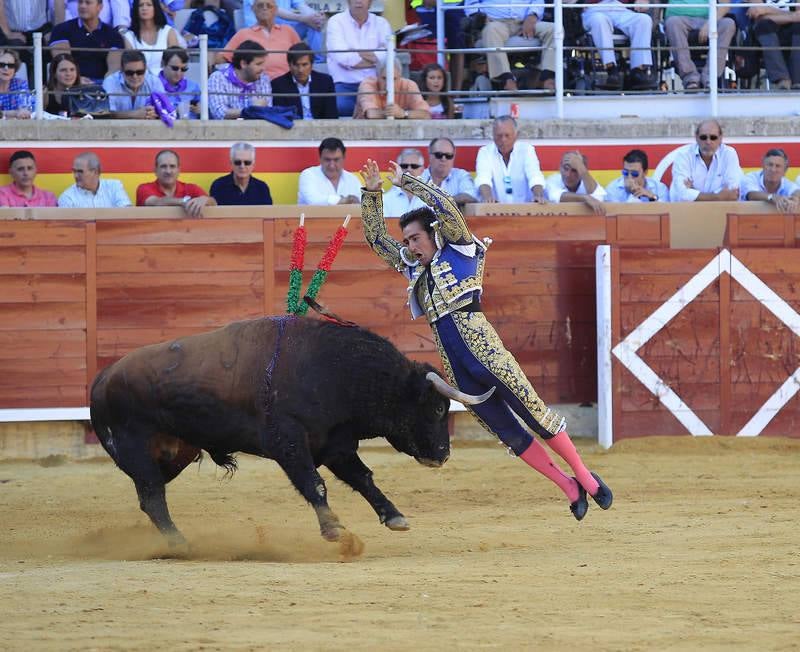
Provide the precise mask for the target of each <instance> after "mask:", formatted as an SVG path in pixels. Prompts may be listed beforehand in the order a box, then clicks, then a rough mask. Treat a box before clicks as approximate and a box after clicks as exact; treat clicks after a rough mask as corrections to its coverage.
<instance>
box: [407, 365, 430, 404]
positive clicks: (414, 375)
mask: <svg viewBox="0 0 800 652" xmlns="http://www.w3.org/2000/svg"><path fill="white" fill-rule="evenodd" d="M432 388H433V383H431V381H430V380H428V379H427V378H426V377H425V372H424V371H420V370H417V369H415V370H414V371H412V372H411V373H410V374H409V375H408V378H406V386H405V392H406V396H407V397H408V398H409V399H410V400H412V401H414V402H415V403H418V402H419V401H421V400H422V397H423V396H424V395H425V394H426V393H427V392H429V391H431V389H432Z"/></svg>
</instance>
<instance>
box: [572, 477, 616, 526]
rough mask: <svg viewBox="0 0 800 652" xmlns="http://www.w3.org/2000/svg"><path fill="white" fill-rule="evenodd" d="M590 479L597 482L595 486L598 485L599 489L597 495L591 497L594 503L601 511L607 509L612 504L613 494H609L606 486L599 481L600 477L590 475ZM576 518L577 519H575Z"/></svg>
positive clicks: (609, 490)
mask: <svg viewBox="0 0 800 652" xmlns="http://www.w3.org/2000/svg"><path fill="white" fill-rule="evenodd" d="M592 477H593V478H594V479H595V480H597V484H599V485H600V488H599V489H598V490H597V493H596V494H595V495H594V496H592V498H593V499H594V502H596V503H597V504H598V505H599V506H600V508H601V509H608V508H609V507H611V503H613V502H614V494H613V493H611V489H609V488H608V485H607V484H606V483H605V482H603V481H602V480H601V479H600V476H599V475H597V474H596V473H592ZM576 518H577V517H576Z"/></svg>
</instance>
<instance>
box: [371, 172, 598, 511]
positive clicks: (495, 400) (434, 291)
mask: <svg viewBox="0 0 800 652" xmlns="http://www.w3.org/2000/svg"><path fill="white" fill-rule="evenodd" d="M390 165H391V166H392V167H391V168H390V170H389V175H388V176H389V180H390V181H391V182H392V185H393V187H395V188H398V189H402V190H403V191H408V192H410V193H411V194H413V195H414V196H415V197H416V198H417V199H420V200H423V201H424V202H425V204H426V205H425V206H424V207H423V208H420V209H416V210H412V211H409V212H407V213H404V214H403V215H402V216H401V217H400V229H401V230H402V234H403V235H402V237H403V240H402V242H400V241H397V240H395V239H394V238H392V237H391V236H390V235H389V232H388V229H387V227H386V220H385V215H386V211H385V209H384V206H383V205H382V200H383V195H382V194H381V192H380V190H381V186H382V184H383V179H382V178H381V174H380V170H379V169H378V165H377V164H376V163H375V161H373V160H371V159H367V162H366V164H365V165H364V167H363V168H362V171H361V175H362V177H363V178H364V190H363V191H362V194H361V220H362V224H363V226H364V236H365V238H366V240H367V244H368V245H369V246H370V248H371V249H372V250H373V251H374V252H375V253H376V254H377V255H378V256H379V257H380V258H381V259H383V260H384V261H385V262H386V263H388V264H389V265H390V266H391V267H392V268H394V269H396V270H397V271H399V272H400V273H401V274H403V276H404V277H405V278H406V280H407V281H408V284H409V285H408V305H409V307H410V308H411V317H412V318H413V319H416V318H417V317H422V316H424V317H425V318H426V319H427V321H428V325H429V326H430V328H431V331H432V332H433V336H434V341H435V343H436V348H437V349H438V351H439V355H440V356H441V358H442V363H443V366H444V370H445V373H446V374H447V377H448V380H449V381H450V384H451V385H453V386H454V387H457V388H458V389H459V390H461V391H462V392H466V393H472V394H476V395H481V394H483V395H484V396H486V397H487V398H486V400H485V401H484V402H482V403H480V404H478V405H470V406H467V409H468V410H469V411H470V412H471V413H472V415H473V416H475V417H476V418H477V419H478V421H479V423H480V424H481V425H482V426H483V427H484V428H486V430H488V431H489V432H490V433H492V434H493V435H494V436H496V437H497V438H498V439H499V440H500V441H501V442H502V443H503V444H504V445H505V446H507V447H508V449H509V450H510V451H511V452H513V453H514V454H515V455H517V456H518V457H519V458H520V459H522V460H523V461H524V462H525V463H526V464H528V465H529V466H531V467H532V468H533V469H535V470H536V471H538V472H539V473H542V474H543V475H544V476H545V477H547V478H549V479H550V480H551V481H552V482H553V483H554V484H555V485H556V486H557V487H558V488H559V489H561V491H562V492H563V493H564V495H565V496H566V498H567V500H568V501H569V509H570V511H571V512H572V515H573V516H574V517H575V518H576V519H577V520H579V521H580V520H581V519H583V518H584V516H586V511H587V510H588V508H589V502H588V500H587V494H588V495H590V496H592V498H593V499H594V501H595V502H596V503H597V504H598V505H599V506H600V507H601V508H602V509H608V508H609V507H611V503H612V502H613V494H612V492H611V490H610V489H609V488H608V486H607V485H606V484H605V483H604V482H603V481H602V480H601V479H600V476H599V475H597V474H596V473H592V472H591V471H590V470H589V469H587V468H586V465H585V464H584V463H583V460H582V459H581V457H580V455H579V454H578V452H577V450H576V449H575V446H574V445H573V443H572V441H571V439H570V436H569V434H568V433H567V430H566V420H565V419H564V418H563V417H562V416H561V415H560V414H558V413H557V412H556V411H555V410H553V409H551V408H549V407H548V406H547V405H546V404H545V402H544V401H543V400H542V399H541V398H539V396H538V394H537V393H536V390H535V389H534V388H533V386H532V385H531V383H530V381H529V380H528V378H527V377H526V376H525V373H524V371H523V370H522V368H521V367H520V365H519V363H518V362H517V360H516V359H515V358H514V356H513V355H512V354H511V352H510V351H508V349H506V348H505V346H504V345H503V342H502V340H501V339H500V337H499V335H498V334H497V332H496V331H495V330H494V328H493V326H492V324H491V323H490V322H489V320H488V319H487V318H486V315H485V314H484V312H483V307H482V304H481V297H482V293H483V274H484V268H485V263H486V251H487V248H488V246H489V244H490V240H489V239H488V238H487V239H485V240H480V239H479V238H478V237H476V236H475V235H474V234H473V233H472V232H471V231H470V229H469V226H468V225H467V222H466V220H465V219H464V216H463V215H462V213H461V211H459V210H458V207H457V206H456V204H455V203H454V202H453V200H452V198H451V197H450V196H449V195H448V194H446V193H445V192H443V191H442V190H440V189H439V188H437V187H436V186H433V185H430V184H427V183H425V182H424V181H422V179H420V178H419V177H417V176H415V175H413V174H409V171H408V170H403V168H402V167H401V166H400V165H398V164H397V163H394V162H392V161H390ZM520 421H522V422H524V424H525V426H523V425H522V424H521V423H520ZM531 431H532V432H531ZM534 433H535V434H538V435H539V437H541V438H542V439H543V440H544V442H545V443H546V444H547V446H548V447H549V448H550V449H551V450H552V451H553V452H555V453H556V454H557V455H559V456H560V457H561V458H562V459H564V460H565V461H566V462H567V464H568V465H569V467H570V468H571V469H572V472H573V473H574V474H575V475H574V477H573V476H570V475H567V474H566V473H564V471H562V470H561V468H560V467H559V466H558V465H556V463H555V462H554V461H553V459H552V458H551V457H550V454H549V453H548V452H547V449H546V448H545V447H544V446H543V445H542V444H540V443H539V441H538V439H536V438H535V436H534ZM518 490H519V492H520V495H524V494H526V493H527V490H526V489H525V488H523V487H520V488H519V489H518Z"/></svg>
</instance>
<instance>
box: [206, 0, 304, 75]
mask: <svg viewBox="0 0 800 652" xmlns="http://www.w3.org/2000/svg"><path fill="white" fill-rule="evenodd" d="M275 2H276V0H255V2H254V3H253V9H255V12H256V19H257V22H256V24H255V25H253V26H252V27H244V28H242V29H240V30H239V31H238V32H236V34H234V35H233V38H232V39H231V40H230V41H228V43H227V44H226V45H225V50H226V51H225V52H218V53H217V63H222V62H224V61H231V59H232V54H231V52H230V51H231V50H235V49H237V48H238V47H239V46H240V45H241V44H242V43H244V42H245V41H251V42H253V41H255V42H256V43H258V44H260V45H261V46H263V47H264V50H271V52H269V53H268V54H266V59H265V63H264V72H266V73H267V77H269V78H270V80H272V79H275V78H276V77H279V76H280V75H283V74H285V73H287V72H289V64H288V63H287V61H286V54H285V53H286V52H287V51H288V50H289V48H290V47H291V46H293V45H294V44H295V43H299V42H300V37H299V36H298V35H297V32H295V31H294V30H293V29H292V28H291V27H290V26H289V25H285V24H284V25H277V24H276V23H275V15H276V13H277V11H278V6H277V5H276V4H275Z"/></svg>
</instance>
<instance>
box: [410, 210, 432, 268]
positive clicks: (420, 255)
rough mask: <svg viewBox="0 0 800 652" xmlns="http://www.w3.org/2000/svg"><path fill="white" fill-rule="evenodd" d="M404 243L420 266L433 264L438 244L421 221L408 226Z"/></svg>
mask: <svg viewBox="0 0 800 652" xmlns="http://www.w3.org/2000/svg"><path fill="white" fill-rule="evenodd" d="M403 243H404V244H405V245H406V247H408V250H409V252H411V255H412V256H413V257H414V258H416V259H417V260H418V261H419V262H420V264H422V265H425V266H427V265H430V264H431V261H432V260H433V257H434V255H435V254H436V243H435V242H434V241H433V236H431V234H430V233H428V231H426V230H425V225H424V224H422V223H421V222H420V221H419V220H415V221H414V222H411V223H410V224H406V226H405V228H404V229H403Z"/></svg>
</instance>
